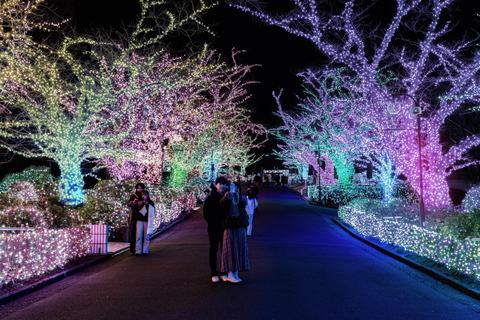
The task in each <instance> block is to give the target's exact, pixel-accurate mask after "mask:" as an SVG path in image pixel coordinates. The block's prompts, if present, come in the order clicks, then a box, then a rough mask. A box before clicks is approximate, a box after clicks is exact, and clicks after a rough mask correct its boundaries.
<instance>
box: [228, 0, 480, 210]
mask: <svg viewBox="0 0 480 320" xmlns="http://www.w3.org/2000/svg"><path fill="white" fill-rule="evenodd" d="M451 2H452V1H420V0H416V1H405V0H400V1H397V7H396V10H395V11H392V12H391V16H392V18H391V19H389V20H386V21H384V22H382V27H380V28H378V29H369V28H370V27H369V26H368V25H367V24H362V21H365V20H364V19H362V16H363V15H364V14H365V16H368V9H367V11H363V9H364V8H362V7H360V6H359V5H358V4H356V3H355V1H347V2H345V4H344V7H343V9H342V10H341V11H340V12H339V13H338V14H337V13H335V12H326V11H325V10H323V7H322V8H320V6H321V4H319V3H318V2H315V1H310V0H298V1H294V9H292V11H290V12H286V13H282V14H273V13H269V12H266V11H264V10H263V7H262V6H257V5H256V3H257V2H256V1H248V2H244V1H231V2H230V5H231V6H233V7H235V8H238V9H240V10H242V11H244V12H248V13H250V14H251V15H253V16H255V17H257V18H259V19H260V20H262V21H264V22H265V23H266V24H269V25H273V26H278V27H279V28H282V29H283V30H285V31H287V32H289V33H292V34H294V35H296V36H299V37H302V38H305V39H307V40H309V41H310V42H311V43H312V44H314V45H315V46H316V48H317V49H318V50H319V51H320V52H321V53H323V54H325V55H326V56H327V57H328V58H329V59H330V61H333V62H335V63H338V65H340V66H346V67H347V68H348V69H347V70H348V74H349V75H351V77H352V79H356V82H351V83H343V84H342V86H343V88H342V89H344V90H346V91H348V92H350V93H352V95H355V97H360V98H361V99H360V101H358V100H357V101H352V102H353V103H352V104H351V106H352V107H353V108H354V111H353V112H354V113H362V112H363V115H360V116H357V118H356V119H354V121H355V122H356V123H362V122H365V123H366V122H370V123H371V124H373V126H372V127H371V129H372V128H373V130H372V131H370V132H369V134H370V135H372V137H373V136H374V138H376V139H377V142H376V143H373V144H372V145H367V142H365V140H364V141H361V140H352V139H351V137H352V136H348V135H344V138H345V139H346V140H350V143H353V142H354V141H356V142H357V143H360V145H361V146H362V147H363V148H364V149H370V150H371V151H372V153H373V154H374V157H378V155H380V157H383V156H382V155H383V154H384V153H385V152H387V154H388V158H384V159H390V160H391V161H393V166H394V167H395V168H396V169H398V172H399V173H403V174H404V175H405V176H406V177H407V178H408V180H409V181H410V183H411V185H412V187H413V188H414V189H415V190H416V191H417V192H418V191H419V190H420V182H419V180H420V179H419V171H420V170H419V169H420V168H419V167H418V166H419V164H418V156H419V155H418V150H417V149H418V144H419V143H421V144H422V155H421V156H422V160H423V161H422V171H423V172H424V179H423V180H424V182H425V183H424V200H425V205H426V206H427V207H435V206H438V207H445V206H449V205H450V204H451V200H450V198H449V193H448V191H449V188H448V184H447V182H446V179H445V178H446V177H447V176H448V175H449V174H451V172H452V171H454V170H458V169H461V168H464V167H467V166H470V165H475V164H477V162H476V161H475V160H473V161H472V160H471V159H468V158H467V151H468V150H469V149H471V148H473V147H475V146H478V145H480V139H479V138H477V137H476V136H469V137H465V138H463V139H462V140H461V141H458V142H456V144H454V145H453V146H449V148H445V147H444V143H443V141H442V140H441V136H440V132H441V129H442V126H443V125H444V124H445V121H446V120H447V118H448V117H449V116H450V115H452V114H453V113H454V112H456V111H458V110H459V109H460V108H463V107H464V106H465V104H467V103H472V102H473V103H476V102H477V101H478V100H479V99H480V90H479V89H478V88H479V83H478V72H479V70H480V56H479V55H478V48H477V49H475V50H476V52H471V51H469V52H468V54H467V55H464V53H465V52H466V48H471V45H472V43H471V42H470V40H468V39H466V40H464V41H461V42H460V43H457V42H449V41H448V40H446V39H444V38H442V37H443V36H444V34H446V33H447V31H449V28H450V27H451V25H452V24H451V22H450V21H448V20H446V21H444V20H442V19H444V18H445V17H448V16H449V15H448V13H449V12H448V10H450V8H449V6H450V4H451ZM415 10H418V12H421V15H420V16H419V17H418V18H419V19H418V21H419V22H418V23H419V25H418V29H417V30H416V31H417V33H418V35H417V36H416V37H415V39H410V40H411V41H412V45H411V46H408V47H406V46H405V47H403V48H400V50H397V49H396V47H397V46H396V43H395V42H394V41H395V39H398V38H402V37H407V36H408V35H405V34H402V32H403V30H404V29H405V28H404V26H405V25H407V28H409V27H411V26H413V27H414V28H416V27H417V25H415V23H416V22H415V21H411V17H412V14H411V13H412V12H414V11H415ZM319 12H322V13H321V14H319ZM414 16H415V15H414ZM300 21H301V23H300ZM420 21H422V22H421V23H420ZM360 30H361V31H360ZM370 31H371V32H372V33H369V32H370ZM367 34H368V35H369V36H368V37H366V36H364V35H367ZM373 35H375V37H376V39H378V41H375V43H374V44H375V48H376V50H375V51H374V52H371V53H367V52H366V50H365V48H367V47H371V44H372V39H373V38H374V37H373ZM468 50H470V49H468ZM466 56H470V57H471V58H467V57H466ZM390 57H393V59H394V61H393V64H395V70H399V72H398V74H397V76H398V79H396V80H395V81H394V82H393V83H389V82H388V79H387V78H388V74H393V71H391V70H384V69H383V68H384V67H382V66H383V65H392V61H391V59H390ZM306 72H311V73H313V71H312V68H311V69H310V70H307V71H306ZM383 77H386V78H385V79H384V78H383ZM313 80H315V79H313ZM303 82H304V84H306V85H310V86H311V87H313V88H316V89H317V90H319V87H321V86H322V83H321V82H318V81H317V82H315V81H310V79H308V78H304V79H303ZM389 87H392V88H396V89H398V88H399V87H401V88H403V90H404V92H405V93H408V94H409V95H411V96H413V97H418V95H419V93H420V92H422V93H423V94H425V92H430V95H432V92H435V91H436V92H439V93H436V94H439V97H438V99H435V97H432V96H430V97H428V98H431V101H434V103H435V105H432V106H428V108H426V110H425V114H424V115H423V116H424V117H422V119H421V122H422V128H421V133H422V135H423V138H422V141H421V142H419V141H417V140H418V139H416V132H415V131H414V130H408V129H411V128H414V127H415V126H414V125H413V124H414V121H415V118H414V117H410V115H409V109H410V107H409V105H410V104H411V102H410V103H409V102H408V101H405V100H402V101H400V104H401V105H400V106H397V107H392V106H391V105H389V104H390V103H388V100H392V98H391V97H390V95H389V94H388V92H392V91H394V90H393V89H392V90H388V88H389ZM442 90H443V91H442ZM389 97H390V98H389ZM325 105H326V104H325ZM427 115H428V116H427ZM425 116H427V117H425ZM295 121H297V122H301V121H304V122H306V121H305V120H303V119H295ZM391 129H398V131H396V132H392V131H389V130H391ZM382 131H383V132H382ZM367 132H368V131H367ZM337 143H338V141H337ZM322 144H323V141H322ZM332 145H333V143H332ZM337 146H338V144H337ZM446 149H447V150H446ZM310 150H318V148H317V147H316V146H311V147H310ZM332 151H333V150H332ZM335 152H337V150H335ZM375 154H376V155H375ZM364 156H365V157H369V156H370V155H369V154H365V153H364ZM347 157H349V156H347ZM332 160H334V159H333V158H332ZM390 160H389V161H390ZM334 162H336V163H335V166H336V169H337V172H341V171H342V170H339V169H340V167H338V166H339V165H341V164H342V162H343V161H342V160H341V159H339V160H336V161H334ZM377 164H378V165H379V166H378V167H377V168H376V169H377V170H376V171H377V172H380V174H379V175H377V178H379V179H382V182H383V183H384V185H385V187H386V189H385V194H388V193H389V192H390V191H389V189H388V188H390V187H388V185H389V184H390V183H391V181H390V182H389V181H388V180H389V176H388V172H392V170H391V169H389V168H387V167H385V166H384V164H381V163H377ZM385 164H387V163H385ZM382 167H383V168H384V169H387V171H385V172H382V171H381V170H379V169H382ZM340 174H341V175H342V176H343V173H340ZM339 178H340V177H339ZM345 182H346V184H347V185H348V181H344V182H343V183H341V184H345ZM387 198H388V197H387Z"/></svg>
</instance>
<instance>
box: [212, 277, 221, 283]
mask: <svg viewBox="0 0 480 320" xmlns="http://www.w3.org/2000/svg"><path fill="white" fill-rule="evenodd" d="M219 281H220V278H219V277H218V276H214V277H212V282H219Z"/></svg>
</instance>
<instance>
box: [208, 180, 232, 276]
mask: <svg viewBox="0 0 480 320" xmlns="http://www.w3.org/2000/svg"><path fill="white" fill-rule="evenodd" d="M225 191H227V179H226V178H225V177H218V178H217V179H216V180H215V187H214V188H212V191H211V192H210V194H209V195H208V196H207V198H206V199H205V202H204V204H203V217H204V219H205V220H206V221H207V223H208V229H207V230H208V240H209V242H210V248H209V264H210V269H211V271H212V282H219V281H220V278H219V273H218V270H217V252H218V247H219V246H220V250H222V245H223V228H224V219H225V218H224V214H223V209H222V208H221V207H220V199H221V198H222V197H223V195H224V194H225Z"/></svg>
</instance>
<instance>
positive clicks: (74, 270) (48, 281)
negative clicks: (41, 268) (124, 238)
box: [0, 254, 113, 306]
mask: <svg viewBox="0 0 480 320" xmlns="http://www.w3.org/2000/svg"><path fill="white" fill-rule="evenodd" d="M112 257H113V255H112V254H106V255H104V256H101V257H99V258H98V259H95V260H93V261H90V262H86V263H84V264H81V265H78V266H76V267H74V268H72V269H70V270H67V271H63V272H61V273H59V274H56V275H53V276H51V277H49V278H47V279H43V280H41V281H39V282H37V283H34V284H31V285H29V286H26V287H25V288H22V289H19V290H17V291H13V292H11V293H9V294H7V295H5V296H3V297H1V298H0V306H3V305H5V304H7V303H9V302H12V301H14V300H16V299H19V298H22V297H24V296H26V295H29V294H30V293H33V292H35V291H37V290H40V289H42V288H45V287H47V286H49V285H51V284H54V283H56V282H58V281H60V280H62V279H64V278H66V277H69V276H72V275H74V274H76V273H78V272H80V271H83V270H85V269H87V268H90V267H93V266H94V265H96V264H99V263H101V262H104V261H107V260H109V259H111V258H112Z"/></svg>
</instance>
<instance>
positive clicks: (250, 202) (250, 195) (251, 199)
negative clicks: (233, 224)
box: [245, 188, 258, 236]
mask: <svg viewBox="0 0 480 320" xmlns="http://www.w3.org/2000/svg"><path fill="white" fill-rule="evenodd" d="M257 207H258V201H257V198H256V196H255V195H254V192H253V191H252V189H251V188H248V189H247V206H246V207H245V209H246V211H247V214H248V227H247V236H251V235H252V222H253V214H254V213H255V209H256V208H257Z"/></svg>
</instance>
